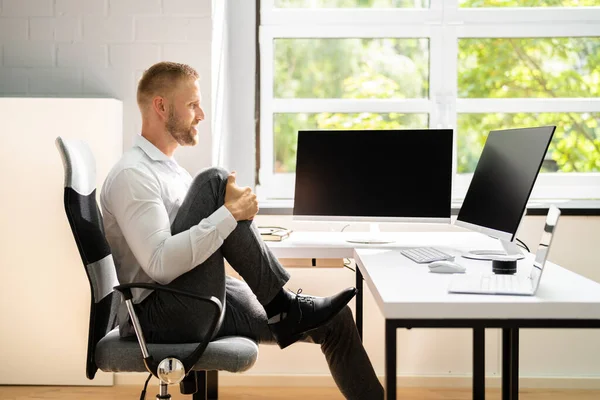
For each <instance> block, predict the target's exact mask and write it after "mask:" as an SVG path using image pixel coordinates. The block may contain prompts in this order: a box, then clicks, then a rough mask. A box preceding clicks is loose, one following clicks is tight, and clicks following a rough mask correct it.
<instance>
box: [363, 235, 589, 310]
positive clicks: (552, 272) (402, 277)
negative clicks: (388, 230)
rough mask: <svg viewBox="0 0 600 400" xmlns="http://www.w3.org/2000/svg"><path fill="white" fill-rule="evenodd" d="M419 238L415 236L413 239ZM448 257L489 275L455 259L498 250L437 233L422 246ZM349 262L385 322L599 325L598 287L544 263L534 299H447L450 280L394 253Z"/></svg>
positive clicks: (483, 265)
mask: <svg viewBox="0 0 600 400" xmlns="http://www.w3.org/2000/svg"><path fill="white" fill-rule="evenodd" d="M417 236H420V235H417ZM420 239H422V238H415V239H414V242H415V243H416V242H418V241H419V242H420V243H421V244H420V245H422V246H423V245H428V246H435V247H437V248H440V250H443V251H446V252H448V253H450V254H453V255H455V256H457V257H456V260H455V261H456V262H457V263H459V264H461V265H464V266H465V267H466V268H467V272H466V273H467V274H480V273H491V270H492V263H491V261H479V260H469V259H466V258H463V257H461V256H460V254H462V252H464V251H468V250H473V249H500V244H499V242H497V241H494V240H493V239H491V238H489V237H486V236H484V235H479V234H472V233H454V232H436V233H432V234H430V235H429V236H428V239H427V244H425V242H424V241H423V240H420ZM354 253H355V254H354V258H355V259H356V262H357V265H358V267H359V268H360V270H361V272H362V273H363V276H364V278H365V281H366V282H367V284H368V285H369V288H370V289H371V292H372V293H373V295H374V297H375V299H376V302H377V304H378V306H379V309H380V310H381V312H382V313H383V315H384V316H385V317H386V318H399V319H401V318H406V319H410V318H417V319H418V318H426V319H444V318H471V319H473V318H477V319H600V284H599V283H597V282H594V281H592V280H590V279H587V278H585V277H583V276H581V275H578V274H576V273H574V272H571V271H569V270H567V269H565V268H563V267H560V266H558V265H556V264H553V263H550V262H548V263H547V264H546V266H545V268H544V272H543V275H542V277H541V281H540V286H539V288H538V291H537V293H536V295H535V296H503V295H475V294H454V293H448V291H447V288H448V284H449V282H450V280H451V279H452V275H451V274H434V273H431V272H429V268H428V267H427V265H426V264H417V263H415V262H413V261H411V260H410V259H408V258H406V257H405V256H403V255H402V254H401V253H400V251H399V250H398V249H364V248H363V249H356V250H355V252H354ZM532 262H533V255H532V254H527V257H526V258H525V259H524V260H520V261H519V262H518V265H517V274H519V275H526V276H527V275H528V274H529V272H530V270H531V268H532Z"/></svg>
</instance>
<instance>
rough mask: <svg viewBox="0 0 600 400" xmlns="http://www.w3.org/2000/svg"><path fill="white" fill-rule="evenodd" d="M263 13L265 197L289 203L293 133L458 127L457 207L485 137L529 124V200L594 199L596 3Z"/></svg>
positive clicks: (450, 2)
mask: <svg viewBox="0 0 600 400" xmlns="http://www.w3.org/2000/svg"><path fill="white" fill-rule="evenodd" d="M261 3H262V7H261V21H262V22H261V27H260V52H261V71H260V72H261V93H260V98H261V101H260V108H261V115H260V117H261V124H260V125H261V132H260V145H261V160H260V166H259V168H260V174H259V180H260V190H259V195H261V197H266V198H271V199H275V198H283V199H285V198H292V197H293V183H294V178H295V177H294V171H295V157H296V143H297V132H298V130H299V129H394V128H400V129H403V128H405V129H408V128H428V127H431V128H454V130H455V150H456V151H455V171H456V174H455V177H454V185H453V186H454V197H455V198H457V199H459V198H462V197H464V194H465V192H466V188H467V187H468V184H469V182H470V179H471V176H472V172H473V171H474V169H475V166H476V165H477V160H478V159H479V155H480V154H481V150H482V148H483V145H484V143H485V139H486V137H487V134H488V133H489V131H490V130H495V129H507V128H517V127H527V126H536V125H556V126H557V130H556V132H555V135H554V139H553V141H552V143H551V145H550V149H549V151H548V153H547V155H546V158H545V160H544V163H543V166H542V173H541V175H540V177H539V178H538V182H537V184H536V188H535V190H534V193H533V194H532V197H534V198H536V197H537V198H542V197H543V198H585V197H600V127H599V124H600V4H599V3H598V0H429V1H427V0H262V1H261ZM354 156H359V155H358V154H357V155H348V159H349V162H351V159H352V157H354Z"/></svg>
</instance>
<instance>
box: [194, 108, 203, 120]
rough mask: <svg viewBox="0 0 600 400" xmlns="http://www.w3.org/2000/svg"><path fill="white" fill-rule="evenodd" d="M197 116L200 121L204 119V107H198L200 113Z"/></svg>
mask: <svg viewBox="0 0 600 400" xmlns="http://www.w3.org/2000/svg"><path fill="white" fill-rule="evenodd" d="M196 117H197V118H198V119H200V121H204V110H203V109H202V108H200V107H199V108H198V114H197V115H196Z"/></svg>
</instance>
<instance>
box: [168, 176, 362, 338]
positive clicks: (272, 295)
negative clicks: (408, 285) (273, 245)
mask: <svg viewBox="0 0 600 400" xmlns="http://www.w3.org/2000/svg"><path fill="white" fill-rule="evenodd" d="M227 176H228V173H227V171H225V170H224V169H222V168H209V169H207V170H204V171H202V172H201V173H200V174H198V175H197V176H196V177H195V178H194V181H193V182H192V185H191V187H190V189H189V191H188V193H187V195H186V198H185V199H184V201H183V203H182V205H181V207H180V208H179V211H178V213H177V217H176V218H175V220H174V221H173V224H172V226H171V230H172V233H173V234H177V233H179V232H181V231H184V230H187V229H189V228H191V227H192V226H193V225H196V224H198V223H199V222H200V221H201V220H202V219H204V218H206V217H208V216H210V215H211V214H212V213H213V212H214V211H216V210H217V209H218V208H219V207H221V206H223V204H224V201H225V190H226V185H227ZM223 256H224V257H225V258H226V259H227V260H228V261H229V263H230V264H231V266H232V267H233V268H234V269H235V270H236V271H237V272H238V273H240V275H241V276H242V277H243V278H244V280H245V281H246V282H247V283H248V285H249V286H250V288H251V289H252V291H253V292H254V294H255V295H256V296H257V298H258V301H259V302H260V304H261V305H263V306H265V308H266V310H267V314H268V315H269V317H273V321H272V322H273V323H272V324H271V325H269V328H270V329H271V332H272V333H273V335H274V336H275V338H276V339H277V342H278V344H279V345H280V347H282V348H283V347H286V346H289V345H290V344H292V343H293V342H295V341H296V340H298V339H299V338H300V336H301V334H302V333H303V332H305V331H307V330H309V329H314V328H316V327H317V326H320V325H322V324H324V323H325V322H327V321H329V320H330V319H331V318H333V317H334V316H335V314H337V313H338V312H339V311H340V310H341V309H342V308H343V307H344V306H345V305H346V304H347V303H348V301H350V299H351V298H352V297H353V296H354V294H355V293H356V290H355V289H354V288H349V289H347V290H346V291H344V292H341V293H338V294H336V295H334V296H331V297H326V298H322V299H313V298H310V297H307V296H295V295H292V294H289V293H288V292H287V291H285V290H284V289H283V286H284V285H285V283H286V282H287V281H288V279H289V274H288V273H287V271H285V269H284V268H283V266H282V265H281V264H280V263H279V261H278V260H277V258H276V257H275V256H273V254H272V253H271V251H270V250H269V248H268V247H267V246H266V244H265V243H264V242H263V240H262V239H261V237H260V234H259V233H258V230H257V229H256V227H255V225H254V223H253V222H252V221H239V222H238V224H237V226H236V228H235V229H234V231H233V232H231V234H230V235H229V236H228V237H227V238H226V239H225V241H224V243H223V245H222V246H221V248H220V249H219V251H217V252H215V254H213V255H212V256H211V257H210V258H209V260H207V262H205V263H203V264H201V265H200V266H197V267H196V268H194V269H193V270H191V271H189V272H187V273H185V274H183V275H182V276H180V277H179V278H177V279H175V280H174V281H173V282H171V283H170V284H169V286H171V287H175V288H178V289H183V290H191V291H195V292H199V293H201V294H206V295H213V296H217V297H218V298H220V300H221V301H222V302H223V301H224V300H225V298H224V297H223V296H224V290H225V270H224V268H223V261H222V257H223ZM219 259H220V261H219ZM177 307H180V306H179V305H177ZM201 308H203V309H206V308H207V307H206V306H203V307H201ZM273 310H275V312H273ZM269 313H270V314H269Z"/></svg>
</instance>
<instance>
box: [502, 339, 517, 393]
mask: <svg viewBox="0 0 600 400" xmlns="http://www.w3.org/2000/svg"><path fill="white" fill-rule="evenodd" d="M518 399H519V329H518V328H504V329H502V400H518Z"/></svg>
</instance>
